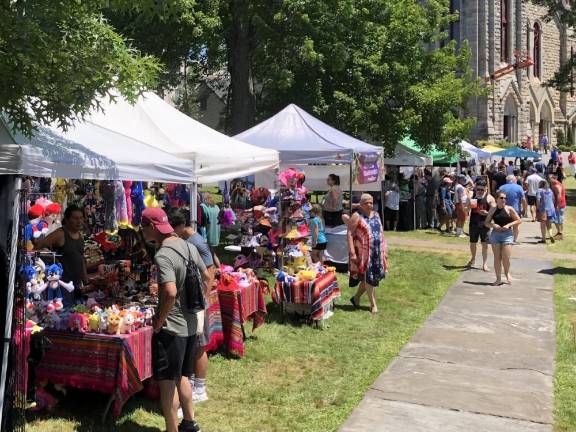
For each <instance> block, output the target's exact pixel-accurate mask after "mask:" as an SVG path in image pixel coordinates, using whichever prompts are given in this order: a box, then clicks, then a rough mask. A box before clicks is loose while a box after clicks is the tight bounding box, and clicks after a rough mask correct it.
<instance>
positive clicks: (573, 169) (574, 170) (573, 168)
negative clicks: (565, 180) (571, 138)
mask: <svg viewBox="0 0 576 432" xmlns="http://www.w3.org/2000/svg"><path fill="white" fill-rule="evenodd" d="M568 165H570V175H571V176H573V175H576V155H575V154H574V152H573V151H572V150H570V153H568Z"/></svg>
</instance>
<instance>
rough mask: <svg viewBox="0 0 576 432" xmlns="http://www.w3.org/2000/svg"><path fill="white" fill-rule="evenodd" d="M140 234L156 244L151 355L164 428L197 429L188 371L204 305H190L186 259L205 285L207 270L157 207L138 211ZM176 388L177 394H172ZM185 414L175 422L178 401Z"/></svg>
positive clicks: (172, 431)
mask: <svg viewBox="0 0 576 432" xmlns="http://www.w3.org/2000/svg"><path fill="white" fill-rule="evenodd" d="M141 227H142V234H143V235H144V239H145V240H146V241H147V242H152V243H155V244H156V245H157V247H158V250H157V251H156V255H155V256H154V262H155V264H156V267H157V269H158V310H157V311H156V317H155V319H154V324H153V326H154V337H153V344H152V349H153V351H152V358H153V368H154V377H155V378H156V380H157V381H158V383H159V386H160V403H161V405H162V412H163V414H164V420H165V421H166V430H167V432H199V431H200V426H199V425H198V423H197V422H196V421H195V420H194V409H193V402H192V387H191V386H190V382H189V381H188V377H189V376H190V375H192V373H193V372H194V371H193V370H191V369H192V366H193V364H194V355H195V352H194V348H195V345H196V335H197V333H198V331H200V332H201V331H202V327H203V323H201V322H200V321H202V320H203V311H202V312H198V313H196V312H194V311H193V310H191V309H190V306H189V302H188V301H187V300H188V299H189V296H188V293H187V283H186V279H187V263H188V262H189V261H192V262H193V263H194V265H195V266H196V267H197V268H198V270H199V271H200V274H201V275H202V280H203V283H204V289H208V284H209V281H210V275H209V273H208V271H207V270H206V266H205V265H204V263H203V262H202V258H201V257H200V255H199V253H198V250H197V249H196V248H195V247H193V246H191V245H190V246H189V244H188V242H186V241H184V240H182V239H181V238H179V237H178V235H177V234H176V233H175V232H174V228H172V225H170V222H169V221H168V216H167V215H166V213H165V212H164V210H162V209H160V208H148V209H146V210H144V211H143V212H142V223H141ZM176 392H177V396H178V397H176ZM179 405H180V406H181V407H182V411H183V413H184V419H183V420H182V423H180V425H178V415H177V412H178V406H179Z"/></svg>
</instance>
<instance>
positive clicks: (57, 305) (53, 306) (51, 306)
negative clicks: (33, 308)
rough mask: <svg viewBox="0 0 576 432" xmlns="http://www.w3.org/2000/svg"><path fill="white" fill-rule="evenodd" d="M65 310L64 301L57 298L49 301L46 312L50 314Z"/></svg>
mask: <svg viewBox="0 0 576 432" xmlns="http://www.w3.org/2000/svg"><path fill="white" fill-rule="evenodd" d="M63 308H64V304H63V303H62V300H61V299H59V298H55V299H54V300H52V301H49V302H48V304H47V305H46V312H48V313H50V312H59V311H61V310H62V309H63Z"/></svg>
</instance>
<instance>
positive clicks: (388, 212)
mask: <svg viewBox="0 0 576 432" xmlns="http://www.w3.org/2000/svg"><path fill="white" fill-rule="evenodd" d="M399 213H400V211H399V210H392V209H391V208H388V207H384V220H385V221H390V222H392V223H394V222H398V214H399Z"/></svg>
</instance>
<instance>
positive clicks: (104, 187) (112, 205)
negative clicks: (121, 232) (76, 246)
mask: <svg viewBox="0 0 576 432" xmlns="http://www.w3.org/2000/svg"><path fill="white" fill-rule="evenodd" d="M115 191H116V186H115V184H114V182H113V181H112V182H109V181H104V182H100V194H101V195H102V203H103V206H104V230H105V231H107V232H115V231H116V230H117V229H118V223H117V219H116V197H115V195H114V193H115Z"/></svg>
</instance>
